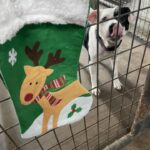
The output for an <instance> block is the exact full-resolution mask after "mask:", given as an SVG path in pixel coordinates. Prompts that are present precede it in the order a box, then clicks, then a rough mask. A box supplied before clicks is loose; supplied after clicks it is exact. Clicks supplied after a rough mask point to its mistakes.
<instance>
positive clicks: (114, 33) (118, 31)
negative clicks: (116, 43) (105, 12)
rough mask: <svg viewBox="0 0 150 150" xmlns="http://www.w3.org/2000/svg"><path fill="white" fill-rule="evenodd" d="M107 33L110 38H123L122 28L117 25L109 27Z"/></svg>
mask: <svg viewBox="0 0 150 150" xmlns="http://www.w3.org/2000/svg"><path fill="white" fill-rule="evenodd" d="M109 32H110V36H111V37H122V36H123V27H122V25H121V24H120V23H119V24H118V23H113V24H111V25H110V27H109Z"/></svg>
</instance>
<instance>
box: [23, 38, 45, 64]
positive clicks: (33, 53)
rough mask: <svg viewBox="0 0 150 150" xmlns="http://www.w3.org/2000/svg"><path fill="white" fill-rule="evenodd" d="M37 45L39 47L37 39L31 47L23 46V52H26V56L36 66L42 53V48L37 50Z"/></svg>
mask: <svg viewBox="0 0 150 150" xmlns="http://www.w3.org/2000/svg"><path fill="white" fill-rule="evenodd" d="M39 47H40V42H39V41H37V42H35V44H34V46H33V48H32V49H31V48H29V47H28V46H26V48H25V52H26V54H27V56H28V57H29V58H30V59H31V60H32V61H33V64H34V65H35V66H38V65H39V59H40V57H41V55H42V53H43V50H41V49H40V50H39Z"/></svg>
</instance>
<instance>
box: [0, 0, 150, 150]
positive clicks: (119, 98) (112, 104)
mask: <svg viewBox="0 0 150 150" xmlns="http://www.w3.org/2000/svg"><path fill="white" fill-rule="evenodd" d="M91 5H92V7H93V8H97V9H103V8H107V7H115V6H119V7H121V6H129V7H130V9H131V10H132V11H131V12H130V13H131V14H133V15H134V16H136V19H135V23H134V24H132V25H131V27H130V31H129V33H128V34H127V35H126V37H125V38H124V40H123V43H122V46H121V50H120V51H119V52H118V51H115V54H113V55H112V56H110V57H116V56H117V55H118V56H119V57H120V63H119V74H120V75H119V78H120V80H121V82H122V84H123V89H122V91H116V90H115V89H113V86H112V85H113V73H112V71H113V72H114V68H113V70H111V69H110V68H109V67H108V65H107V61H108V59H109V58H110V57H104V58H103V59H101V60H99V58H98V54H97V61H96V62H95V63H94V64H90V65H96V66H97V79H98V83H97V87H95V88H98V87H100V88H101V90H102V93H101V95H100V96H99V97H98V96H93V99H94V103H93V106H92V108H91V110H90V112H89V113H88V115H87V116H86V117H85V118H84V119H82V120H81V121H79V122H77V123H75V124H72V125H66V126H64V127H60V128H57V129H54V130H51V131H49V132H48V133H46V134H44V135H41V136H38V137H35V138H32V139H28V140H23V139H21V137H20V133H19V125H18V120H17V118H16V115H15V111H14V109H13V106H12V102H11V99H10V96H9V94H8V92H7V91H6V89H5V88H4V86H3V85H2V82H1V81H0V83H1V84H0V111H1V112H0V149H2V150H12V149H14V150H17V149H18V150H19V149H21V150H33V149H36V150H41V149H42V150H101V149H103V148H104V147H106V146H107V145H109V144H111V143H113V142H114V141H115V140H117V139H119V138H121V137H122V136H123V135H126V134H127V133H129V132H130V128H131V126H132V122H133V119H134V117H135V112H136V109H137V104H138V98H139V96H140V93H141V88H142V87H143V85H144V81H145V77H146V74H147V71H148V68H149V65H150V59H149V56H150V47H149V46H150V45H149V44H150V41H149V36H150V18H149V15H148V14H149V12H150V1H149V0H125V1H123V0H100V1H98V0H97V1H96V0H91ZM98 16H99V14H98ZM118 17H120V16H118ZM97 20H98V21H97V22H98V23H99V18H97ZM98 23H97V28H99V26H98ZM97 34H98V33H97ZM97 43H98V41H97ZM97 53H98V44H97ZM114 63H115V62H114ZM90 65H89V64H88V54H87V51H86V50H85V49H84V48H83V50H82V52H81V58H80V65H79V71H78V77H79V80H80V82H81V83H82V84H83V85H84V86H85V87H86V88H88V89H89V91H91V90H92V89H91V83H90V76H89V72H88V68H89V66H90ZM1 145H3V147H1Z"/></svg>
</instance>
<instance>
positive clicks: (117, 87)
mask: <svg viewBox="0 0 150 150" xmlns="http://www.w3.org/2000/svg"><path fill="white" fill-rule="evenodd" d="M113 86H114V88H115V89H116V90H121V89H122V83H121V82H120V80H119V79H116V80H114V82H113Z"/></svg>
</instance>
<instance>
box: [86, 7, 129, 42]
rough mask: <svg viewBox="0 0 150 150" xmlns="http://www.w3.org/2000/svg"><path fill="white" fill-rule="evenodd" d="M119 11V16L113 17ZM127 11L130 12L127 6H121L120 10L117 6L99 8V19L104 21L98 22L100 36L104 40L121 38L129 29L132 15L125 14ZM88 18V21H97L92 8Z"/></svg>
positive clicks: (111, 40) (95, 13)
mask: <svg viewBox="0 0 150 150" xmlns="http://www.w3.org/2000/svg"><path fill="white" fill-rule="evenodd" d="M119 11H120V18H114V17H117V16H118V15H119ZM129 12H130V9H129V8H128V7H122V8H121V10H119V8H118V7H116V8H107V9H101V10H99V21H104V22H102V23H100V24H99V34H100V36H101V37H102V38H103V39H104V40H107V41H108V42H114V41H115V39H116V38H117V40H119V39H121V38H122V37H123V36H124V35H125V34H126V32H127V31H128V29H129V23H130V20H131V17H132V16H131V15H129V14H126V13H129ZM123 14H125V15H123ZM121 15H123V16H121ZM112 18H114V19H112ZM108 19H110V20H108ZM88 20H89V22H90V23H96V21H97V11H96V10H93V11H92V12H91V13H90V15H89V17H88ZM105 20H108V21H105ZM118 21H119V24H118ZM117 28H118V29H117Z"/></svg>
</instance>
